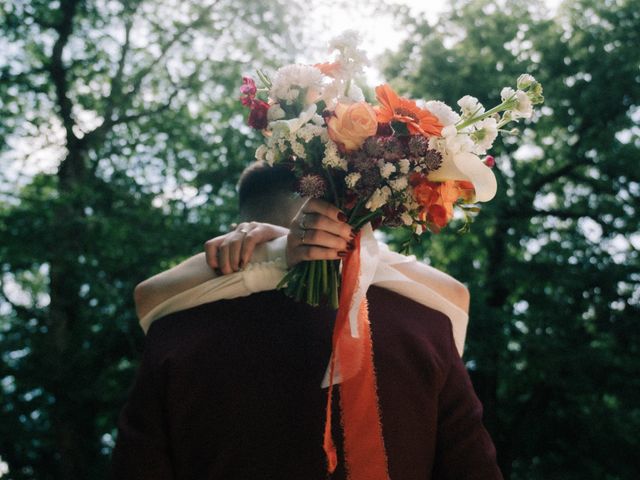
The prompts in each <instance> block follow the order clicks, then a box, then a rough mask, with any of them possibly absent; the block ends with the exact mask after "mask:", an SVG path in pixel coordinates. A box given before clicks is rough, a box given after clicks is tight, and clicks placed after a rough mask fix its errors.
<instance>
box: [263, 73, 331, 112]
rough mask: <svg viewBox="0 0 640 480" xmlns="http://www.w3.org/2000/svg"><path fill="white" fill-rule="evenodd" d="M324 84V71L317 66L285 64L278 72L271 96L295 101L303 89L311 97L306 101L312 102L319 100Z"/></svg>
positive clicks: (270, 92) (270, 91)
mask: <svg viewBox="0 0 640 480" xmlns="http://www.w3.org/2000/svg"><path fill="white" fill-rule="evenodd" d="M322 86H323V76H322V72H320V70H318V69H317V68H316V67H313V66H311V65H300V64H292V65H285V66H284V67H281V68H279V69H278V71H277V72H276V75H275V78H274V80H273V84H272V86H271V90H269V96H270V97H271V98H273V99H278V100H284V101H288V102H294V101H296V100H297V99H298V95H299V94H300V90H301V89H302V90H305V95H307V94H308V97H310V98H307V99H306V101H305V103H312V102H314V101H315V100H317V96H319V94H320V92H321V90H322ZM314 96H315V97H316V98H315V99H314V98H313V97H314Z"/></svg>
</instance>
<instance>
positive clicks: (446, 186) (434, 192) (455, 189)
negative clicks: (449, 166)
mask: <svg viewBox="0 0 640 480" xmlns="http://www.w3.org/2000/svg"><path fill="white" fill-rule="evenodd" d="M413 194H414V197H415V199H416V201H417V202H418V203H419V204H420V205H422V207H423V211H422V215H421V218H422V219H423V220H425V219H426V220H427V221H428V222H430V223H433V224H435V225H436V226H437V227H440V228H441V227H444V226H445V225H446V224H447V223H449V220H451V218H452V217H453V205H454V203H455V202H456V201H457V200H458V198H460V196H464V192H462V190H461V188H460V185H458V182H457V181H456V180H447V181H445V182H431V181H429V180H424V181H423V182H420V183H418V184H417V185H415V186H414V187H413Z"/></svg>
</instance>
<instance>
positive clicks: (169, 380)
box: [113, 287, 501, 480]
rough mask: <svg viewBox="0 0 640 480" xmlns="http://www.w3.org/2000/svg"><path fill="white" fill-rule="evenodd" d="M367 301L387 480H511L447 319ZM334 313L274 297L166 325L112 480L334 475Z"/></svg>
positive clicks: (125, 417)
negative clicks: (330, 451)
mask: <svg viewBox="0 0 640 480" xmlns="http://www.w3.org/2000/svg"><path fill="white" fill-rule="evenodd" d="M368 298H369V310H370V320H371V325H372V332H373V345H374V361H375V367H376V370H377V380H378V391H379V399H380V406H381V413H382V424H383V434H384V440H385V446H386V451H387V455H388V462H389V474H390V477H391V479H393V480H412V479H423V480H424V479H428V478H447V479H448V478H452V479H453V478H460V479H463V478H464V479H470V478H478V479H483V480H489V479H494V478H501V476H500V473H499V470H498V468H497V466H496V463H495V451H494V448H493V444H492V442H491V440H490V438H489V436H488V434H487V432H486V431H485V429H484V428H483V426H482V423H481V406H480V403H479V402H478V400H477V398H476V396H475V394H474V393H473V389H472V387H471V384H470V382H469V378H468V375H467V374H466V372H465V370H464V366H463V365H462V362H461V359H460V358H459V356H458V354H457V351H456V349H455V346H454V342H453V337H452V332H451V323H450V321H449V318H448V317H446V316H445V315H444V314H442V313H440V312H438V311H436V310H433V309H430V308H428V307H425V306H423V305H420V304H418V303H415V302H413V301H411V300H409V299H406V298H405V297H402V296H400V295H398V294H395V293H393V292H390V291H388V290H384V289H381V288H378V287H371V288H370V290H369V292H368ZM334 318H335V312H334V311H332V310H329V309H324V308H317V307H316V308H314V307H310V306H308V305H306V304H304V303H295V302H294V301H292V300H291V299H289V298H287V297H286V296H284V295H283V294H282V292H280V291H270V292H264V293H258V294H254V295H251V296H249V297H245V298H239V299H235V300H224V301H218V302H214V303H209V304H205V305H201V306H199V307H195V308H192V309H189V310H185V311H181V312H176V313H174V314H171V315H169V316H167V317H164V318H162V319H159V320H157V321H156V322H155V323H154V324H153V325H152V327H151V329H150V330H149V333H148V337H147V346H146V351H145V357H144V359H143V363H142V365H141V369H140V371H139V374H138V378H137V380H136V384H135V386H134V389H133V391H132V392H131V396H130V400H129V402H128V404H127V406H126V407H125V409H124V410H123V412H122V415H121V418H120V424H119V427H120V432H119V437H118V441H117V445H116V448H115V450H114V456H113V477H114V478H118V479H122V480H126V479H133V478H135V479H146V478H148V479H151V478H153V479H154V480H158V479H160V480H161V479H166V478H172V479H173V478H175V479H196V478H208V479H216V478H220V479H243V480H244V479H270V478H274V479H276V478H277V479H315V478H317V479H322V478H326V464H325V457H324V452H323V450H322V434H323V427H324V418H325V410H324V407H325V402H326V395H327V390H326V389H321V388H320V384H321V382H322V378H323V375H324V373H325V369H326V367H327V362H328V359H329V356H330V352H331V335H332V330H333V322H334ZM338 390H339V389H338ZM337 397H338V396H337V395H336V397H335V398H334V400H335V399H336V398H337ZM334 408H335V410H334V412H336V414H335V415H334V419H336V421H335V425H334V427H335V428H334V433H335V435H334V438H336V439H337V440H338V446H339V447H340V428H339V419H337V417H338V413H337V412H338V409H337V405H335V404H334ZM339 451H340V450H339ZM343 465H344V461H343V458H342V457H340V462H339V467H338V470H337V471H336V473H335V474H334V475H333V476H332V478H335V479H339V478H344V471H343V470H342V467H343Z"/></svg>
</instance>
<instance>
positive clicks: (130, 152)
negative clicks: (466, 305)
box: [0, 0, 301, 479]
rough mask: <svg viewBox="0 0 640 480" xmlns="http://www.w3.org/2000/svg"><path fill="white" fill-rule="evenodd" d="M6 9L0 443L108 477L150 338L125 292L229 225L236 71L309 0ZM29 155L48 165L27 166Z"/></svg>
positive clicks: (274, 46)
mask: <svg viewBox="0 0 640 480" xmlns="http://www.w3.org/2000/svg"><path fill="white" fill-rule="evenodd" d="M3 7H4V8H3V11H2V14H1V15H2V17H1V18H0V20H1V21H0V25H1V26H0V29H1V30H0V32H1V37H0V42H1V43H0V49H2V50H3V57H4V53H5V52H6V57H5V58H4V59H2V60H0V115H1V116H2V118H3V122H2V124H1V125H0V137H1V138H3V139H4V140H3V143H2V145H1V146H0V155H2V156H0V159H1V161H2V162H3V163H4V168H3V169H2V171H3V181H2V184H3V189H4V192H3V193H2V201H1V203H0V219H1V220H0V268H1V271H2V277H1V281H2V289H1V290H0V295H1V297H0V306H1V308H2V310H1V314H2V317H1V318H0V344H1V345H2V351H3V352H6V353H3V356H2V362H1V363H0V379H1V382H2V389H1V390H0V398H1V402H0V403H1V404H2V409H1V410H0V455H1V456H2V460H4V461H6V462H7V463H8V464H9V468H10V472H11V476H12V478H15V479H20V478H39V479H80V478H92V479H98V478H103V477H104V475H105V473H106V471H107V468H106V465H107V462H108V459H109V453H110V447H111V446H112V444H113V436H114V435H115V432H114V430H115V425H116V415H117V412H118V411H119V409H120V408H121V407H122V405H123V403H124V399H125V396H126V393H127V392H126V390H127V388H128V386H129V385H130V383H131V379H132V376H131V375H132V372H133V369H134V367H135V358H136V357H137V351H138V350H139V347H140V343H141V342H140V341H141V332H139V331H138V328H137V326H136V323H137V322H136V321H135V317H134V315H133V312H134V309H133V304H132V295H131V292H132V291H133V288H134V286H135V284H136V283H137V282H139V281H140V280H142V279H143V278H145V277H148V276H150V275H151V274H152V273H156V272H157V271H158V270H159V269H162V268H166V267H167V266H169V265H170V264H171V262H172V261H173V260H174V259H175V258H176V257H177V256H178V255H180V256H184V255H186V254H189V253H191V254H192V253H195V252H197V251H199V250H200V249H201V245H202V243H203V241H204V240H205V239H207V238H210V237H211V236H213V235H215V234H217V232H219V231H221V230H224V229H225V228H226V227H227V226H228V224H229V222H230V221H231V219H232V217H233V215H234V212H235V205H234V204H233V202H231V201H230V200H232V199H233V198H234V195H235V191H234V184H233V181H234V179H235V178H237V175H238V172H239V171H240V170H241V169H242V167H243V166H244V165H245V164H246V161H247V159H250V158H251V156H252V154H251V151H252V147H254V146H255V145H254V143H253V142H252V141H251V140H250V139H247V136H246V133H248V131H249V129H248V127H247V128H244V127H243V125H244V120H243V113H244V112H242V111H241V110H240V108H241V107H240V105H239V102H238V96H239V94H238V91H237V88H238V86H239V83H240V82H239V80H240V77H241V75H242V74H243V73H245V74H246V73H250V72H247V69H248V68H255V67H260V66H265V65H267V64H265V60H264V59H269V61H270V62H273V64H278V65H279V64H282V63H285V62H288V61H291V60H292V59H293V57H294V55H295V54H296V52H297V51H298V48H299V47H298V46H299V36H300V30H299V29H298V30H296V28H295V27H290V26H291V25H294V26H295V25H298V24H299V21H298V19H299V18H300V13H301V9H300V6H299V5H298V4H296V3H292V2H284V1H281V0H269V1H265V2H250V3H246V2H234V1H231V0H209V1H207V2H184V1H177V0H160V1H155V0H154V1H144V0H121V1H114V2H92V1H84V0H60V1H59V2H43V1H40V0H31V1H26V2H23V1H5V2H3ZM34 159H35V160H36V161H39V162H43V161H45V162H48V163H49V165H50V169H49V172H43V173H39V174H37V175H35V176H32V175H31V176H28V177H26V178H25V177H22V176H21V175H20V174H21V172H20V169H21V167H23V166H25V165H29V164H30V162H33V161H34ZM16 176H17V177H18V178H17V179H16V178H15V177H16ZM9 182H16V183H17V184H18V185H19V186H20V189H19V191H17V192H16V191H15V188H11V186H8V185H9ZM214 212H215V215H214Z"/></svg>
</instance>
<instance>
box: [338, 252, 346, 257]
mask: <svg viewBox="0 0 640 480" xmlns="http://www.w3.org/2000/svg"><path fill="white" fill-rule="evenodd" d="M347 255H348V254H347V252H338V256H339V257H346V256H347Z"/></svg>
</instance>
